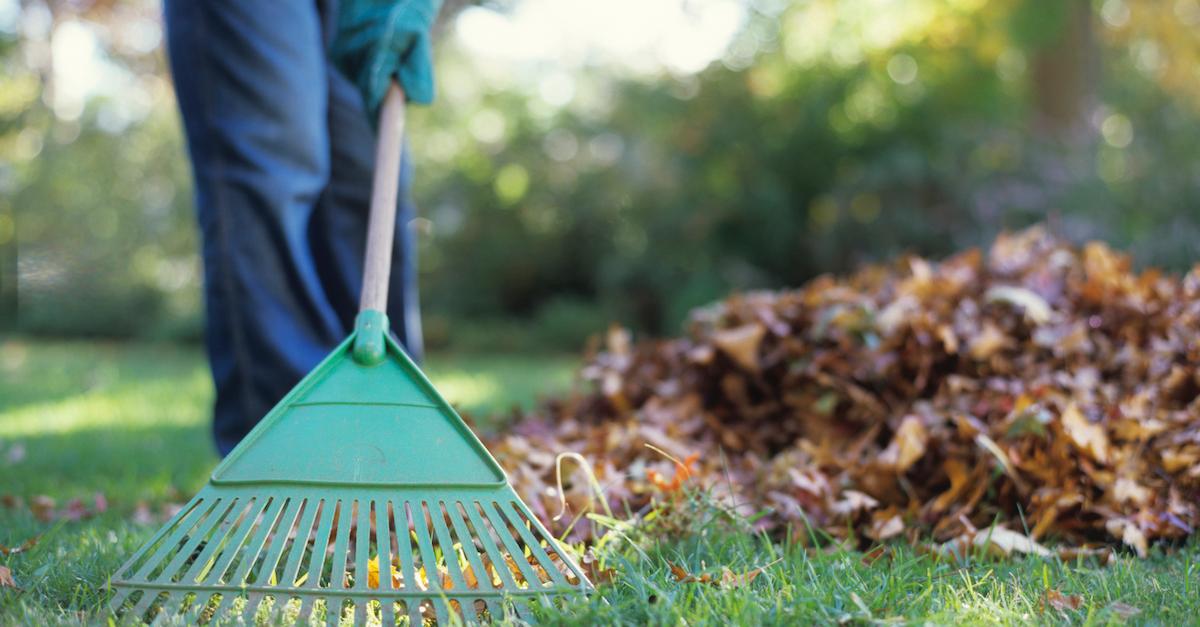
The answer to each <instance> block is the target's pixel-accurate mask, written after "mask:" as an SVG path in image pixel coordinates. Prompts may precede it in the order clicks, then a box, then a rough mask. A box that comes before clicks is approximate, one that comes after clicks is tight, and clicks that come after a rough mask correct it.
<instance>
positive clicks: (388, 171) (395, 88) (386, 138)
mask: <svg viewBox="0 0 1200 627" xmlns="http://www.w3.org/2000/svg"><path fill="white" fill-rule="evenodd" d="M403 144H404V90H403V89H401V88H400V86H399V85H397V84H396V83H395V82H394V81H393V82H392V84H391V86H389V87H388V90H387V95H386V96H384V99H383V108H382V110H381V111H380V112H379V140H378V142H377V143H376V145H375V180H374V182H373V183H372V185H371V213H370V215H369V216H368V218H367V250H366V253H365V255H364V259H363V286H362V296H361V297H360V298H359V302H358V319H357V320H355V322H354V333H355V338H354V351H353V352H354V360H355V361H357V362H358V363H360V364H362V365H364V366H373V365H375V364H378V363H380V362H382V361H383V359H384V357H385V356H386V354H387V342H386V340H385V339H384V338H385V336H386V335H387V329H388V320H387V313H386V312H387V299H388V278H389V276H390V275H391V273H392V240H394V239H395V235H396V201H397V200H398V195H399V193H400V153H401V150H402V148H403Z"/></svg>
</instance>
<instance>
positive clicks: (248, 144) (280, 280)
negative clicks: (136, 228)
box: [165, 0, 347, 454]
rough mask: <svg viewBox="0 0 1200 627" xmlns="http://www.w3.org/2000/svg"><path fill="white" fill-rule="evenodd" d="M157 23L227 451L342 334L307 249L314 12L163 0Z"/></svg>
mask: <svg viewBox="0 0 1200 627" xmlns="http://www.w3.org/2000/svg"><path fill="white" fill-rule="evenodd" d="M165 16H166V26H167V43H168V50H169V54H170V62H171V70H172V74H173V78H174V82H175V90H176V93H177V95H178V99H179V106H180V110H181V112H182V114H183V120H184V125H185V129H186V133H187V138H188V148H189V151H190V153H191V157H192V165H193V173H194V178H195V186H196V206H197V216H198V218H199V223H200V229H201V233H202V236H203V256H204V270H205V272H204V278H205V297H206V313H207V323H206V329H205V331H206V345H207V348H208V354H209V359H210V362H211V366H212V371H213V379H214V382H215V385H216V392H217V398H216V405H215V408H214V424H213V432H214V435H215V437H216V441H217V447H218V449H219V450H220V452H221V453H222V454H225V453H228V452H229V451H230V450H231V449H232V448H233V446H235V445H236V444H237V443H238V442H239V441H240V440H241V438H242V436H244V435H245V434H246V433H247V432H248V431H249V430H250V429H251V428H252V427H253V426H254V424H256V423H257V421H258V420H259V419H261V418H262V417H263V415H264V414H266V412H267V411H269V410H270V408H271V407H272V406H273V405H274V404H275V403H276V402H278V401H279V399H280V398H282V396H283V395H284V394H286V393H287V391H288V390H289V389H291V387H292V386H294V385H295V384H296V383H297V382H298V381H299V379H300V377H301V376H303V375H304V374H305V373H306V372H307V371H308V370H309V369H310V368H312V367H313V366H314V365H315V364H316V363H318V362H319V361H320V359H321V358H322V357H324V356H325V354H326V353H327V352H328V351H329V350H330V349H331V348H332V347H333V346H334V345H336V343H337V342H338V341H339V340H340V339H341V338H342V337H344V335H345V333H346V330H347V329H346V327H345V325H344V323H343V322H342V321H341V320H339V319H338V316H337V315H336V314H335V313H334V311H333V308H332V307H331V306H330V304H329V299H328V297H327V295H326V294H325V291H324V287H323V285H322V281H321V277H320V276H319V274H318V271H317V268H316V264H315V263H314V261H313V257H312V252H311V250H310V243H309V232H310V228H311V225H310V218H311V215H312V211H313V207H314V206H315V205H316V203H317V201H318V198H319V197H320V196H321V194H322V193H323V192H324V190H325V189H326V187H327V184H328V181H329V174H330V161H329V154H330V153H329V139H328V137H329V133H328V127H327V115H328V100H327V98H328V95H327V92H326V90H325V89H323V88H321V87H320V86H322V85H325V84H326V81H327V80H328V77H327V75H326V74H327V71H328V64H327V62H326V57H325V45H324V43H323V41H322V23H321V18H320V15H319V14H318V10H317V7H316V5H315V4H314V3H305V2H278V1H276V0H204V1H203V2H196V1H194V0H167V2H166V10H165Z"/></svg>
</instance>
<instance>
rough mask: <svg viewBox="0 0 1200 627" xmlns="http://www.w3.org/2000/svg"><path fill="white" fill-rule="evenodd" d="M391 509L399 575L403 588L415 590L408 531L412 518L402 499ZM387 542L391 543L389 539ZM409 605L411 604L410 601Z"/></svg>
mask: <svg viewBox="0 0 1200 627" xmlns="http://www.w3.org/2000/svg"><path fill="white" fill-rule="evenodd" d="M392 511H393V512H394V514H395V516H394V518H395V521H396V550H397V551H399V553H400V555H398V556H397V557H398V558H399V559H400V572H401V576H402V577H403V578H404V582H403V583H404V589H405V590H416V589H417V588H418V586H417V569H416V566H414V565H413V554H412V535H410V534H409V532H408V528H409V526H413V527H415V526H416V525H415V524H411V525H410V521H411V520H412V519H411V517H410V516H409V512H408V506H407V504H406V503H405V502H404V501H399V502H398V504H392ZM388 543H389V544H391V542H390V541H389V542H388ZM409 605H411V603H410V604H409Z"/></svg>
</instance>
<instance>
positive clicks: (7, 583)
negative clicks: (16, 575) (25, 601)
mask: <svg viewBox="0 0 1200 627" xmlns="http://www.w3.org/2000/svg"><path fill="white" fill-rule="evenodd" d="M16 587H17V582H16V581H14V580H13V576H12V571H11V570H9V568H8V567H7V566H0V588H16Z"/></svg>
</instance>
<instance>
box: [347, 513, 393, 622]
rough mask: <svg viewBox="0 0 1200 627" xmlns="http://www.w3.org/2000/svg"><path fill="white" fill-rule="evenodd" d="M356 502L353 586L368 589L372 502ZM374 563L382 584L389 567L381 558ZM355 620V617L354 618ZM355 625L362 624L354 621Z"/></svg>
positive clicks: (356, 611)
mask: <svg viewBox="0 0 1200 627" xmlns="http://www.w3.org/2000/svg"><path fill="white" fill-rule="evenodd" d="M357 503H358V533H357V534H355V536H354V587H355V589H358V590H369V589H370V586H369V585H368V584H369V583H370V582H369V581H367V580H368V579H370V576H369V574H368V571H369V570H370V566H369V564H368V562H369V561H370V559H371V514H372V513H373V511H374V510H373V508H372V507H371V506H372V502H371V501H367V500H362V501H357ZM375 518H376V523H375V524H379V521H378V519H379V516H378V515H376V516H375ZM375 564H376V565H377V566H379V578H378V583H379V584H380V585H383V578H384V577H385V576H388V575H390V574H391V568H389V565H388V564H384V563H383V560H380V559H378V557H377V558H376V560H375ZM362 605H364V603H357V602H356V603H355V604H354V607H355V608H358V607H360V606H362ZM355 616H356V617H357V616H358V610H357V609H355ZM355 620H357V618H356V619H355ZM355 624H356V625H361V624H363V623H362V622H356V623H355Z"/></svg>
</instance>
